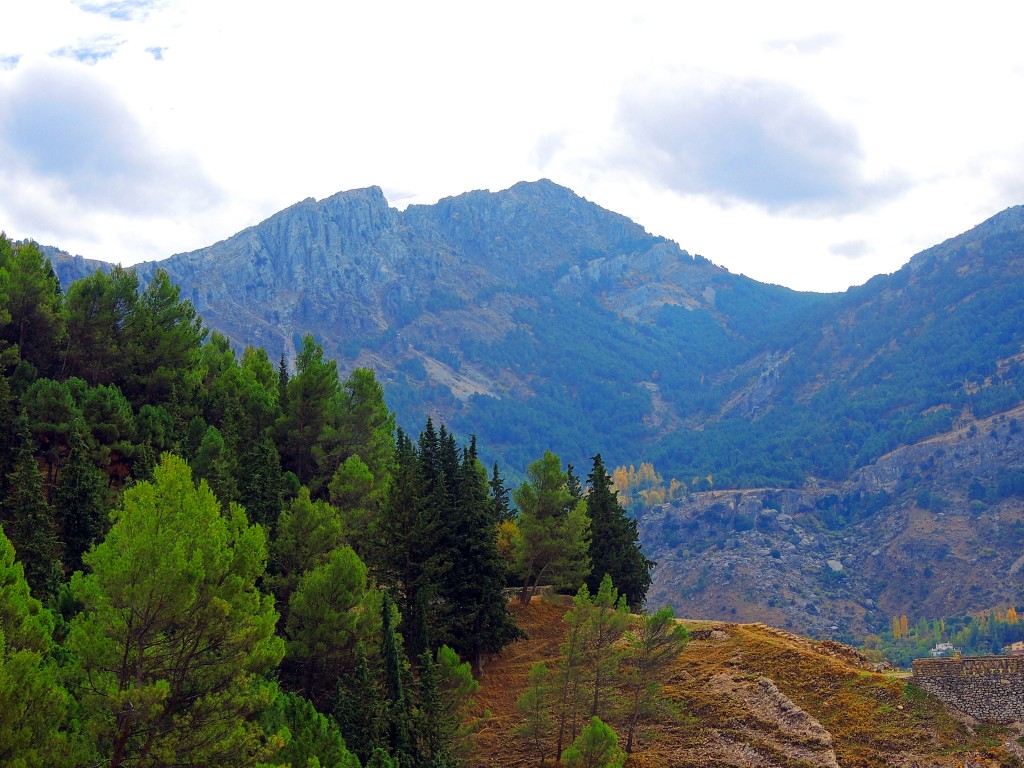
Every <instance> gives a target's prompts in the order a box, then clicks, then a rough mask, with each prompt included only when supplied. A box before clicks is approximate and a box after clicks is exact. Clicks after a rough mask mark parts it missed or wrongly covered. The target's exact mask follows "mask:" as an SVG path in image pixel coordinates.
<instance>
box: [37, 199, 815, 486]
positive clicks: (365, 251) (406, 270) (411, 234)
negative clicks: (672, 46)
mask: <svg viewBox="0 0 1024 768" xmlns="http://www.w3.org/2000/svg"><path fill="white" fill-rule="evenodd" d="M75 267H77V268H78V269H79V274H80V270H81V265H80V264H74V263H60V262H59V263H58V265H57V269H58V272H59V274H60V276H61V278H62V280H63V281H64V282H65V284H66V283H67V282H68V281H69V280H70V279H72V278H73V277H75V276H76V274H75V272H74V271H73V268H75ZM158 267H159V268H162V269H165V270H166V271H167V272H168V273H169V274H170V276H171V278H172V279H173V280H174V281H175V282H177V283H178V284H179V285H181V286H182V290H183V295H184V296H185V297H187V298H188V299H190V300H191V301H192V302H193V304H194V305H195V306H196V308H197V309H198V310H199V312H200V314H202V316H203V318H204V320H205V321H206V322H207V324H208V325H210V326H211V327H212V328H213V329H215V330H217V331H218V332H220V333H223V334H224V335H226V336H227V337H228V338H229V339H231V340H232V341H233V342H234V343H235V344H236V345H239V346H241V345H244V344H258V345H261V346H264V347H266V348H267V349H268V350H269V351H270V352H271V354H273V355H275V356H276V355H277V354H279V353H282V352H283V353H284V354H285V355H286V356H288V357H291V356H292V355H293V354H294V350H295V348H296V345H297V341H298V339H299V337H300V336H301V334H302V333H305V332H311V333H313V334H314V335H315V336H316V337H317V339H318V341H320V343H321V344H322V345H323V347H324V350H325V352H326V353H327V354H328V355H331V356H334V357H336V358H338V359H339V360H340V362H341V364H342V366H343V367H354V366H355V365H363V364H365V365H373V366H374V367H375V368H376V369H377V371H378V374H379V375H380V376H381V377H382V379H383V380H384V381H385V384H386V388H387V392H388V396H389V401H390V402H391V404H392V406H393V407H394V408H396V410H398V412H399V416H400V418H403V419H405V420H406V421H405V423H406V424H407V425H408V426H418V425H419V424H421V423H422V418H423V413H424V412H425V411H430V412H432V413H434V414H435V415H437V416H439V417H440V418H442V419H443V420H444V421H446V422H447V423H449V425H450V426H452V427H453V428H455V429H456V430H457V431H462V432H466V433H468V432H470V431H473V432H476V433H477V434H478V435H479V436H480V438H481V444H483V445H487V446H490V447H491V448H492V449H493V450H495V451H496V452H497V453H498V455H499V457H500V458H502V459H503V462H504V463H506V464H509V465H511V466H512V467H515V468H518V469H522V468H523V467H525V465H526V464H527V463H528V462H529V461H532V460H533V459H535V458H536V457H537V456H538V455H539V454H540V453H541V452H542V451H543V450H544V448H547V447H550V448H552V449H554V450H556V452H559V453H560V454H561V455H563V456H564V457H565V458H567V459H568V460H571V461H573V462H575V463H576V464H577V465H578V466H581V465H583V463H584V462H586V461H587V460H588V458H589V457H590V456H591V455H593V453H595V452H597V451H605V452H606V453H610V454H612V455H610V456H608V457H607V458H608V460H609V461H611V462H618V461H628V460H635V459H636V458H637V457H639V456H641V455H642V454H643V449H642V447H641V446H643V445H644V444H646V443H648V442H650V441H652V440H655V439H657V437H658V436H659V435H661V434H664V433H665V432H668V431H671V430H672V429H674V428H676V427H677V426H678V425H679V424H680V423H682V422H685V421H694V420H696V421H699V420H700V419H702V418H703V414H704V413H705V412H713V411H714V410H715V409H716V408H717V407H718V405H719V403H720V402H721V401H724V400H725V399H727V398H728V397H729V396H731V395H732V394H733V392H734V391H736V390H738V389H741V388H742V387H743V386H745V385H746V383H747V382H746V380H745V379H744V378H743V377H742V376H741V377H739V378H737V377H736V376H731V377H725V378H720V374H721V373H722V371H723V370H726V369H728V368H731V367H733V366H736V365H738V364H742V363H745V362H746V361H748V360H750V359H751V358H757V357H758V356H761V355H763V354H764V353H765V352H766V351H767V345H768V339H769V336H770V334H771V333H773V332H779V331H781V330H783V329H784V328H785V327H787V325H791V324H792V323H793V322H794V318H795V317H796V316H797V315H799V314H800V312H801V310H803V309H804V308H806V307H808V306H811V305H815V304H817V303H819V302H821V301H822V297H820V296H817V295H813V294H798V293H796V292H793V291H789V290H787V289H784V288H779V287H777V286H762V285H760V284H758V283H755V282H754V281H752V280H749V279H747V278H744V277H741V276H736V275H732V274H730V273H728V272H727V271H725V270H722V269H720V268H718V267H715V266H714V265H712V264H711V263H710V262H708V261H707V260H705V259H703V258H700V257H692V256H690V255H689V254H688V253H686V252H685V251H682V250H680V249H679V248H678V247H677V246H676V245H675V244H674V243H671V242H668V241H666V240H664V239H663V238H658V237H654V236H651V235H649V234H648V233H647V232H645V231H644V229H643V228H642V227H640V226H639V225H637V224H635V223H633V222H631V221H629V220H628V219H626V218H625V217H623V216H619V215H618V214H614V213H611V212H609V211H606V210H604V209H602V208H600V207H598V206H596V205H594V204H592V203H589V202H587V201H586V200H583V199H582V198H579V197H578V196H576V195H575V194H573V193H572V192H571V191H570V190H567V189H565V188H563V187H560V186H558V185H556V184H553V183H551V182H549V181H539V182H535V183H522V184H517V185H515V186H514V187H512V188H510V189H508V190H505V191H503V192H498V193H493V194H492V193H490V192H471V193H468V194H465V195H461V196H458V197H454V198H448V199H445V200H442V201H440V202H439V203H437V204H436V205H432V206H412V207H410V208H409V209H408V210H406V211H404V212H400V211H396V210H394V209H392V208H390V207H388V205H387V202H386V200H385V199H384V196H383V194H382V193H381V191H380V189H378V188H370V189H363V190H353V191H350V192H342V193H339V194H337V195H334V196H332V197H329V198H327V199H325V200H322V201H319V202H317V201H314V200H305V201H303V202H301V203H298V204H296V205H294V206H292V207H290V208H288V209H286V210H284V211H282V212H280V213H278V214H276V215H274V216H272V217H271V218H270V219H268V220H267V221H265V222H263V223H261V224H259V225H257V226H255V227H251V228H249V229H247V230H244V231H243V232H240V233H238V234H236V235H234V236H232V237H230V238H228V239H227V240H224V241H222V242H219V243H216V244H214V245H212V246H210V247H208V248H204V249H201V250H199V251H194V252H192V253H187V254H178V255H176V256H172V257H171V258H169V259H166V260H164V261H161V262H159V263H150V264H144V265H140V266H139V267H137V271H138V273H139V274H140V276H141V277H142V279H143V280H145V279H146V278H147V276H148V275H150V274H152V272H153V270H154V269H156V268H158ZM772 343H773V344H774V343H777V342H776V341H775V340H772ZM755 368H756V366H755ZM749 375H753V376H754V377H755V378H756V376H757V370H755V369H751V371H750V372H749ZM712 380H714V381H720V383H719V384H716V385H714V386H711V385H704V384H702V382H710V381H712ZM655 403H658V404H660V405H661V406H663V407H661V408H660V411H659V410H658V409H656V408H655V407H654V405H655Z"/></svg>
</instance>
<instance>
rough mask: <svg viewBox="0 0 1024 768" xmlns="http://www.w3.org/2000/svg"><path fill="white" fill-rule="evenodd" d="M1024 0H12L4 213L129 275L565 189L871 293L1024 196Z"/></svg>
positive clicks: (0, 144) (6, 49)
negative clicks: (377, 195)
mask: <svg viewBox="0 0 1024 768" xmlns="http://www.w3.org/2000/svg"><path fill="white" fill-rule="evenodd" d="M1022 22H1024V4H1021V3H1019V2H1000V3H994V2H993V3H985V2H975V3H972V4H967V3H963V2H957V3H941V2H929V3H916V2H891V1H890V2H886V3H884V4H882V3H879V4H873V3H870V2H858V3H824V2H820V0H819V1H815V2H808V3H788V2H779V1H778V0H777V1H776V2H771V3H766V2H718V3H695V2H681V1H680V2H664V3H645V2H635V1H634V2H630V3H624V2H615V3H605V2H593V1H591V2H557V1H552V0H547V1H546V2H529V1H524V0H520V1H519V2H515V3H497V2H485V1H483V0H474V1H473V2H465V3H454V2H424V1H423V0H419V1H418V2H400V1H399V2H360V3H353V2H345V1H342V2H326V1H323V2H321V1H317V2H313V1H308V0H289V2H262V1H261V0H246V1H245V2H242V1H240V0H239V1H231V0H224V1H223V2H221V1H219V0H180V1H179V0H174V1H168V2H162V1H160V0H113V1H104V0H5V2H4V4H3V8H2V10H0V174H2V176H0V229H3V230H5V231H6V232H7V234H8V235H9V236H11V237H14V238H22V237H31V238H33V239H35V240H38V241H39V242H41V243H45V244H51V245H57V246H59V247H62V248H64V249H66V250H69V251H71V252H72V253H77V254H82V255H84V256H86V257H89V258H99V259H104V260H107V261H114V262H121V263H123V264H130V263H135V262H137V261H141V260H144V259H159V258H163V257H166V256H169V255H171V254H172V253H177V252H181V251H187V250H192V249H195V248H199V247H202V246H205V245H209V244H211V243H213V242H215V241H217V240H221V239H223V238H225V237H228V236H229V235H231V234H234V233H235V232H237V231H238V230H240V229H243V228H244V227H247V226H250V225H252V224H255V223H257V222H259V221H261V220H263V219H265V218H266V217H267V216H269V215H271V214H273V213H274V212H276V211H278V210H280V209H282V208H284V207H286V206H288V205H291V204H292V203H295V202H297V201H299V200H301V199H304V198H307V197H316V198H318V199H319V198H323V197H326V196H328V195H331V194H333V193H335V192H337V191H340V190H343V189H353V188H357V187H366V186H370V185H378V186H380V187H382V188H383V189H384V193H385V195H386V196H387V198H388V200H389V201H390V202H391V204H392V205H393V206H395V207H399V208H404V207H405V206H406V205H408V204H409V203H433V202H436V201H437V200H438V199H440V198H442V197H447V196H451V195H457V194H461V193H462V192H466V191H469V190H472V189H490V190H494V191H497V190H500V189H504V188H506V187H509V186H511V185H512V184H514V183H515V182H517V181H523V180H527V181H531V180H535V179H538V178H549V179H551V180H553V181H555V182H557V183H559V184H562V185H564V186H567V187H570V188H571V189H573V190H574V191H575V192H577V193H578V194H580V195H582V196H583V197H586V198H587V199H588V200H591V201H593V202H595V203H598V204H599V205H602V206H604V207H605V208H609V209H611V210H613V211H616V212H618V213H622V214H625V215H626V216H629V217H630V218H631V219H633V220H634V221H636V222H638V223H639V224H641V225H643V226H644V227H645V228H646V229H647V230H648V231H649V232H651V233H653V234H657V235H664V236H666V237H669V238H671V239H673V240H675V241H676V242H678V243H679V245H680V246H681V247H682V248H685V249H687V250H689V251H690V252H691V253H700V254H702V255H704V256H706V257H707V258H709V259H711V260H712V261H713V262H715V263H716V264H720V265H723V266H725V267H727V268H728V269H729V270H731V271H732V272H736V273H743V274H746V275H749V276H750V277H753V278H756V279H758V280H761V281H765V282H772V283H780V284H782V285H787V286H790V287H792V288H797V289H801V290H819V291H827V290H843V289H845V288H847V287H848V286H850V285H856V284H860V283H863V282H865V281H866V280H867V279H869V278H870V277H871V276H873V275H875V274H878V273H882V272H892V271H894V270H896V269H898V268H899V267H900V266H902V264H904V263H905V262H906V261H907V260H908V259H909V258H910V257H911V256H912V255H913V254H914V253H916V252H918V251H920V250H922V249H924V248H926V247H928V246H930V245H933V244H935V243H937V242H941V241H942V240H944V239H946V238H948V237H951V236H953V235H956V234H959V233H960V232H962V231H964V230H966V229H969V228H970V227H972V226H974V225H975V224H978V223H980V222H981V221H983V220H984V219H986V218H988V217H989V216H992V215H994V214H995V213H998V212H999V211H1001V210H1003V209H1004V208H1007V207H1009V206H1011V205H1016V204H1020V203H1024V44H1022V43H1021V30H1022Z"/></svg>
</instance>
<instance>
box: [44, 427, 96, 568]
mask: <svg viewBox="0 0 1024 768" xmlns="http://www.w3.org/2000/svg"><path fill="white" fill-rule="evenodd" d="M105 489H106V482H105V480H104V476H103V473H102V472H101V471H100V470H99V469H98V468H97V467H96V466H95V465H94V464H93V463H92V462H91V461H90V460H89V455H88V451H87V449H86V447H85V441H84V440H82V436H81V434H80V433H79V432H78V431H77V430H76V431H75V432H73V433H72V436H71V450H70V452H69V453H68V458H67V462H66V463H65V465H64V469H63V471H62V472H61V474H60V479H59V480H58V481H57V485H56V486H55V487H54V489H53V506H54V510H55V512H56V516H57V520H58V522H59V523H60V530H61V533H62V536H61V538H62V540H63V542H64V564H65V565H66V566H67V567H68V569H69V570H72V571H77V570H81V568H82V555H83V554H85V553H86V552H87V551H88V549H89V547H91V546H92V545H93V544H95V543H97V542H99V541H100V540H101V539H102V538H103V534H104V533H105V532H106V530H107V522H108V521H107V500H106V493H105Z"/></svg>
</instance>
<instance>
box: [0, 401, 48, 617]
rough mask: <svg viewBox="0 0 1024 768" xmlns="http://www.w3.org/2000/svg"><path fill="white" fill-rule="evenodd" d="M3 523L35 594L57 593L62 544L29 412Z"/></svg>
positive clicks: (9, 483) (21, 426)
mask: <svg viewBox="0 0 1024 768" xmlns="http://www.w3.org/2000/svg"><path fill="white" fill-rule="evenodd" d="M3 521H4V527H5V528H6V529H7V530H8V531H10V536H11V541H12V542H13V544H14V548H15V551H16V552H17V553H18V560H19V561H20V562H21V564H22V566H23V567H24V569H25V580H26V581H27V582H28V585H29V587H30V588H31V589H32V592H33V594H35V595H38V596H39V597H45V596H49V595H52V594H54V593H55V592H56V588H57V584H58V583H59V581H60V564H59V558H60V542H59V540H58V538H57V533H56V523H55V520H54V515H53V510H52V509H51V508H50V505H49V504H47V503H46V498H45V497H44V496H43V483H42V478H41V477H40V475H39V465H38V464H37V463H36V458H35V456H34V455H33V454H32V441H31V438H30V437H29V432H28V417H27V415H26V414H25V411H22V412H21V417H20V419H19V430H18V448H17V452H16V456H15V460H14V469H13V470H12V471H11V474H10V475H8V478H7V498H6V499H5V500H4V505H3Z"/></svg>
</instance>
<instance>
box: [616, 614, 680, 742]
mask: <svg viewBox="0 0 1024 768" xmlns="http://www.w3.org/2000/svg"><path fill="white" fill-rule="evenodd" d="M688 641H689V635H688V634H687V632H686V629H685V628H684V627H683V626H682V625H681V624H679V623H678V622H677V621H676V620H675V615H674V614H673V612H672V608H671V607H665V608H661V609H659V610H657V611H655V612H654V613H652V614H646V615H644V616H643V619H642V623H641V624H640V627H639V629H637V630H635V631H633V632H630V634H629V636H628V643H627V646H626V658H625V673H624V675H623V677H622V693H623V699H624V701H625V709H626V712H625V717H626V722H627V727H628V731H627V735H626V752H627V753H632V751H633V744H634V740H635V735H636V729H637V726H638V725H639V724H640V719H641V718H642V717H643V716H645V715H648V714H651V713H652V711H653V710H654V709H655V708H656V705H657V702H658V694H659V692H660V690H661V683H662V680H664V677H665V675H664V673H665V670H666V669H667V667H668V666H669V665H670V664H671V663H672V662H673V661H674V660H675V658H676V656H678V655H679V654H680V653H681V652H682V650H683V648H684V647H685V646H686V643H687V642H688Z"/></svg>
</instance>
